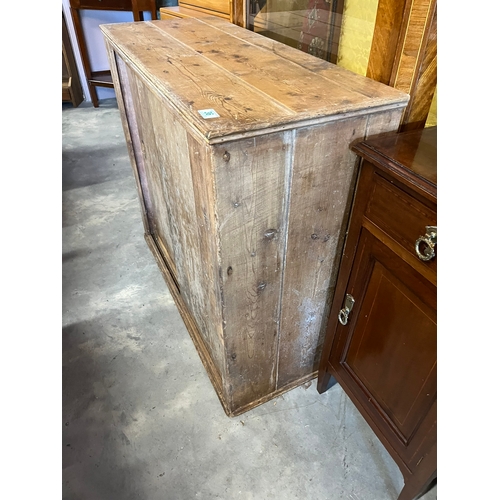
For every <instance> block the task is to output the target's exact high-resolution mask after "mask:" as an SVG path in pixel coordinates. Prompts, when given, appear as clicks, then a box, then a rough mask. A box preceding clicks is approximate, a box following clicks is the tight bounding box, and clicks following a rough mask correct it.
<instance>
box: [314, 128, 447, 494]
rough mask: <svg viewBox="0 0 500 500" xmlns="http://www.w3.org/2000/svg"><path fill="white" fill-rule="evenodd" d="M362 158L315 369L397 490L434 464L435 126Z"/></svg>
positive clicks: (364, 145) (359, 148) (424, 483)
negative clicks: (380, 452) (384, 460)
mask: <svg viewBox="0 0 500 500" xmlns="http://www.w3.org/2000/svg"><path fill="white" fill-rule="evenodd" d="M352 149H353V151H354V152H356V153H357V154H358V155H359V156H360V158H362V166H361V173H360V177H359V182H358V185H357V190H356V196H355V201H354V206H353V210H352V215H351V218H350V222H349V229H348V236H347V239H346V242H345V248H344V251H343V256H342V262H341V266H340V270H339V275H338V281H337V287H336V290H335V294H334V298H333V302H332V309H331V314H330V318H329V321H328V327H327V333H326V337H325V342H324V346H323V352H322V356H321V362H320V367H319V374H318V391H319V392H320V393H322V392H324V391H325V390H326V388H327V385H328V382H329V379H330V376H333V377H334V378H335V379H336V380H337V381H338V382H339V383H340V385H341V386H342V388H343V389H344V390H345V392H346V393H347V395H348V396H349V397H350V398H351V400H352V401H353V403H354V404H355V405H356V407H357V408H358V409H359V411H360V413H361V414H362V415H363V416H364V417H365V419H366V421H367V422H368V424H369V425H370V426H371V427H372V429H373V431H374V432H375V434H376V435H377V436H378V437H379V439H380V440H381V442H382V443H383V444H384V445H385V447H386V448H387V450H388V451H389V453H390V455H391V456H392V457H393V459H394V460H395V462H396V463H397V465H398V466H399V468H400V470H401V472H402V474H403V477H404V481H405V485H404V488H403V490H402V491H401V493H400V495H399V500H412V499H413V498H415V497H417V495H420V493H421V492H423V491H424V490H425V488H427V487H428V485H429V484H431V482H432V481H433V480H434V479H435V478H436V474H437V458H436V453H437V432H436V424H437V421H436V418H437V413H436V406H437V376H436V371H437V325H436V317H437V174H436V172H437V127H432V128H427V129H424V130H423V131H422V130H418V131H412V132H404V133H399V134H390V135H388V136H385V137H380V138H374V139H372V140H366V141H363V142H360V143H358V144H356V145H354V146H353V148H352Z"/></svg>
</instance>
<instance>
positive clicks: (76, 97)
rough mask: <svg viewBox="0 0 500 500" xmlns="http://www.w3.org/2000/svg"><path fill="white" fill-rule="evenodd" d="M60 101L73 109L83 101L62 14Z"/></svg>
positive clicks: (73, 55)
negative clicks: (68, 104) (70, 105)
mask: <svg viewBox="0 0 500 500" xmlns="http://www.w3.org/2000/svg"><path fill="white" fill-rule="evenodd" d="M62 101H63V102H71V103H72V104H73V106H74V107H75V108H76V107H77V106H79V105H80V103H81V102H82V101H83V91H82V84H81V82H80V76H79V75H78V69H77V66H76V61H75V54H74V53H73V47H72V46H71V40H70V38H69V33H68V26H67V25H66V19H65V18H64V12H63V13H62Z"/></svg>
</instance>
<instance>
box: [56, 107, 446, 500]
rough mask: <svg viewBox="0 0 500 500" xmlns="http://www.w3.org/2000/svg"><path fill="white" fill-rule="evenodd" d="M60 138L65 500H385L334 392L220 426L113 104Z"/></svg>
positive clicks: (351, 411) (354, 415) (340, 395)
mask: <svg viewBox="0 0 500 500" xmlns="http://www.w3.org/2000/svg"><path fill="white" fill-rule="evenodd" d="M62 132H63V138H62V144H63V172H62V174H63V196H62V202H63V207H62V209H63V230H62V237H63V268H62V270H63V276H62V278H63V311H62V323H63V342H62V347H63V351H62V368H63V371H62V375H63V387H62V391H63V392H62V396H63V415H62V445H63V448H62V462H63V473H62V479H63V485H62V486H63V488H62V492H63V495H62V497H63V499H65V500H77V499H78V500H113V499H117V500H129V499H130V500H139V499H147V500H156V499H158V500H159V499H162V500H165V499H167V500H194V499H212V498H220V499H226V500H236V499H242V500H267V499H273V500H290V499H311V500H327V499H328V500H341V499H346V500H390V499H396V498H397V496H398V493H399V491H400V489H401V488H402V486H403V479H402V475H401V473H400V472H399V469H398V468H397V466H396V465H395V463H394V461H393V460H392V459H391V458H390V456H389V455H388V453H387V452H386V451H385V449H384V448H383V446H382V445H381V443H380V441H379V440H378V439H377V438H376V436H375V435H374V433H373V432H372V431H371V429H370V428H369V427H368V425H367V424H366V423H365V421H364V420H363V418H362V417H361V415H360V414H359V412H358V411H357V410H356V408H355V407H354V405H353V404H352V403H351V402H350V400H349V399H348V398H347V396H346V394H345V393H344V391H343V390H342V389H341V388H340V386H339V385H334V386H332V387H331V388H330V389H329V390H328V391H327V392H326V393H325V394H323V395H320V394H318V392H317V390H316V381H314V383H313V384H312V385H309V386H307V385H306V386H302V387H299V388H296V389H294V390H292V391H290V392H288V393H286V394H284V395H283V396H280V397H279V398H277V399H275V400H273V401H270V402H268V403H266V404H264V405H262V406H259V407H257V408H255V409H254V410H252V411H249V412H248V413H245V414H243V415H242V416H240V417H236V418H234V419H230V418H228V417H227V416H226V415H225V413H224V411H223V409H222V406H221V405H220V403H219V400H218V398H217V396H216V393H215V391H214V390H213V388H212V385H211V383H210V381H209V379H208V377H207V375H206V373H205V371H204V368H203V365H202V363H201V361H200V359H199V357H198V355H197V352H196V350H195V348H194V345H193V344H192V342H191V340H190V337H189V334H188V332H187V330H186V328H185V327H184V324H183V322H182V320H181V317H180V315H179V313H178V312H177V310H176V308H175V305H174V302H173V300H172V298H171V297H170V294H169V292H168V289H167V286H166V284H165V282H164V281H163V278H162V277H161V274H160V272H159V269H158V268H157V265H156V263H155V261H154V258H153V256H152V255H151V253H150V251H149V249H148V247H147V245H146V242H145V240H144V238H143V227H142V221H141V215H140V208H139V202H138V199H137V194H136V189H135V183H134V178H133V175H132V170H131V167H130V163H129V158H128V154H127V148H126V145H125V141H124V137H123V130H122V127H121V122H120V115H119V111H118V108H117V106H116V100H115V99H107V100H104V101H101V104H100V107H99V108H93V107H92V106H91V105H89V104H88V103H84V104H82V105H81V106H80V107H78V108H72V107H71V105H66V104H63V110H62ZM422 498H423V499H425V500H434V499H436V498H437V487H436V486H435V487H434V488H433V489H432V490H430V491H429V492H428V493H427V494H426V495H424V496H423V497H422Z"/></svg>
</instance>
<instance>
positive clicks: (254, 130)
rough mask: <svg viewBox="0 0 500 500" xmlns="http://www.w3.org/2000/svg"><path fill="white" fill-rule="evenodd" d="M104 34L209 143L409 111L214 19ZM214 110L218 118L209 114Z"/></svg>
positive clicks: (384, 91)
mask: <svg viewBox="0 0 500 500" xmlns="http://www.w3.org/2000/svg"><path fill="white" fill-rule="evenodd" d="M101 30H102V32H103V34H104V36H105V39H106V40H107V41H108V43H109V44H110V45H111V46H112V48H113V49H114V50H115V51H116V52H117V53H118V54H119V55H120V57H122V58H123V59H124V61H125V62H126V63H127V65H128V66H130V67H131V68H132V69H133V70H134V71H135V72H137V73H138V74H139V75H140V76H141V77H142V78H143V79H144V80H145V81H146V82H149V83H150V85H151V86H152V88H153V89H154V91H155V93H156V94H157V95H158V96H159V97H160V99H162V100H164V101H166V102H168V103H170V105H171V106H173V107H174V109H175V110H176V111H177V113H178V115H180V116H182V117H184V118H185V119H186V120H187V123H188V124H189V125H190V128H191V129H192V130H193V131H194V132H195V135H201V136H202V137H203V138H204V140H206V141H207V142H209V143H211V144H214V143H220V142H224V141H227V140H231V139H237V138H240V137H251V136H256V135H262V134H267V133H269V132H272V131H273V130H285V129H291V128H296V127H301V126H307V125H312V124H317V123H324V122H329V121H333V120H338V119H342V118H345V117H348V116H353V115H357V114H367V113H368V114H370V113H372V112H376V111H382V110H386V109H392V108H398V107H403V106H406V104H407V102H408V99H409V96H408V95H407V94H405V93H402V92H400V91H398V90H396V89H394V88H392V87H389V86H386V85H383V84H381V83H378V82H375V81H373V80H370V79H369V78H366V77H363V76H360V75H356V74H354V73H352V72H350V71H348V70H345V69H343V68H340V67H339V66H336V65H334V64H331V63H328V62H326V61H323V60H321V59H318V58H316V57H314V56H311V55H309V54H306V53H304V52H302V51H299V50H297V49H293V48H291V47H288V46H286V45H284V44H282V43H279V42H276V41H274V40H271V39H268V38H266V37H264V36H262V35H259V34H257V33H253V32H252V31H249V30H246V29H244V28H240V27H239V26H236V25H234V24H231V23H228V22H227V21H224V20H222V19H219V18H216V17H208V16H207V17H204V18H203V19H196V18H186V19H182V20H173V19H172V20H162V21H145V22H134V23H116V24H107V25H101ZM203 110H208V111H205V117H203V116H202V114H200V113H199V111H203ZM214 112H215V114H216V115H218V116H216V117H210V116H215V115H214Z"/></svg>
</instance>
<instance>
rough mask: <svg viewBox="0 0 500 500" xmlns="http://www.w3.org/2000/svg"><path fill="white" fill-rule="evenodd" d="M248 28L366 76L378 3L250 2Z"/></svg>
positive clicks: (355, 0) (334, 0)
mask: <svg viewBox="0 0 500 500" xmlns="http://www.w3.org/2000/svg"><path fill="white" fill-rule="evenodd" d="M248 6H249V13H248V20H249V26H248V28H249V29H251V30H253V31H255V32H257V33H260V34H261V35H264V36H267V37H269V38H272V39H274V40H278V41H280V42H282V43H285V44H287V45H290V46H291V47H294V48H297V49H299V50H302V51H304V52H308V53H309V54H312V55H314V56H316V57H319V58H321V59H325V60H327V61H330V62H333V63H336V64H338V65H339V66H343V67H345V68H347V69H350V70H351V71H354V72H356V73H359V74H361V75H366V69H367V67H368V58H369V56H370V49H371V44H372V38H373V31H374V27H375V18H376V15H377V6H378V0H249V3H248Z"/></svg>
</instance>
